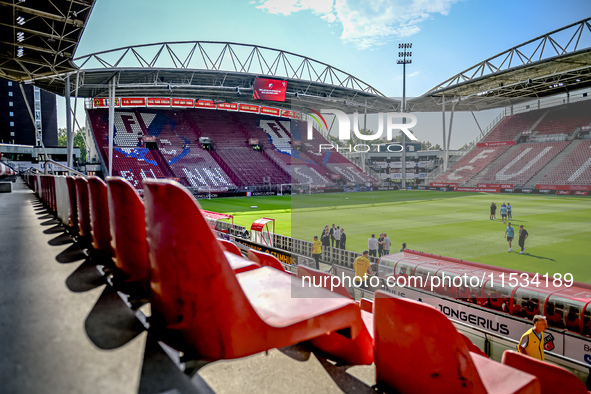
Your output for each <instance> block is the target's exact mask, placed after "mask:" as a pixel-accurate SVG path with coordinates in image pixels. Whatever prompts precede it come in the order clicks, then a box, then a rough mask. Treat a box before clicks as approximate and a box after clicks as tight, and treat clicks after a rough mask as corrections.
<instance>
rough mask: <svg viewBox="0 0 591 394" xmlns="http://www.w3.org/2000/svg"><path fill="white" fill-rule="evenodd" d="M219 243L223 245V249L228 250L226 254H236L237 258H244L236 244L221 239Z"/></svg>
mask: <svg viewBox="0 0 591 394" xmlns="http://www.w3.org/2000/svg"><path fill="white" fill-rule="evenodd" d="M218 242H219V243H221V244H222V247H223V248H224V249H225V250H226V252H230V253H234V254H235V255H236V256H240V257H242V252H240V248H239V247H238V246H236V244H235V243H233V242H230V241H228V240H227V239H219V238H218Z"/></svg>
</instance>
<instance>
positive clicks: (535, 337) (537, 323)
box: [517, 315, 548, 361]
mask: <svg viewBox="0 0 591 394" xmlns="http://www.w3.org/2000/svg"><path fill="white" fill-rule="evenodd" d="M533 323H534V326H533V327H532V328H530V329H529V330H527V331H526V332H525V334H523V335H522V336H521V339H520V340H519V344H518V345H517V351H518V352H519V353H521V354H527V355H528V356H530V357H533V358H537V359H538V360H542V361H544V331H546V329H547V328H548V322H547V321H546V316H542V315H535V316H534V320H533Z"/></svg>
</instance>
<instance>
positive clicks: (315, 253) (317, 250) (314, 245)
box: [312, 235, 322, 269]
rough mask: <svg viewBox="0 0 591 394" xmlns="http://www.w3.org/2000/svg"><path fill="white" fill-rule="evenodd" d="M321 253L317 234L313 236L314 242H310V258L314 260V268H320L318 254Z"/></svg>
mask: <svg viewBox="0 0 591 394" xmlns="http://www.w3.org/2000/svg"><path fill="white" fill-rule="evenodd" d="M321 254H322V242H320V241H319V240H318V236H317V235H315V236H314V242H313V243H312V258H313V259H314V261H315V262H316V267H314V268H316V269H320V255H321Z"/></svg>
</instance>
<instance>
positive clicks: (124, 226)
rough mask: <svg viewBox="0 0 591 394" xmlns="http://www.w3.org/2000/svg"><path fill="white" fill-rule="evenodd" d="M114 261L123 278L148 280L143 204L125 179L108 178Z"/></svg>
mask: <svg viewBox="0 0 591 394" xmlns="http://www.w3.org/2000/svg"><path fill="white" fill-rule="evenodd" d="M107 191H108V200H109V222H110V233H111V248H112V250H113V262H114V263H115V266H116V267H117V269H118V270H119V271H120V272H119V273H120V274H122V276H123V278H124V279H126V280H128V281H131V282H141V283H144V284H145V286H146V288H147V287H148V283H149V265H148V249H147V248H148V247H147V243H146V222H145V219H144V203H143V202H142V200H141V199H140V196H139V195H138V194H137V192H136V191H135V189H134V187H133V186H132V185H131V184H130V183H129V182H128V181H126V180H125V179H123V178H119V177H107Z"/></svg>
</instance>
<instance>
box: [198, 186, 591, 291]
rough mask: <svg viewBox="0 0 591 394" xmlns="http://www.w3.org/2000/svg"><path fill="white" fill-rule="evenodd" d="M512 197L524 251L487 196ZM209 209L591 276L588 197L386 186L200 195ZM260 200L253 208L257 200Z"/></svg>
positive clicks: (354, 243)
mask: <svg viewBox="0 0 591 394" xmlns="http://www.w3.org/2000/svg"><path fill="white" fill-rule="evenodd" d="M493 201H494V202H496V204H497V207H499V208H500V206H501V203H503V202H510V203H511V206H512V208H513V220H511V223H512V225H513V226H514V227H515V229H516V231H515V233H516V234H515V235H516V237H517V234H518V230H519V226H520V225H524V226H525V228H526V229H527V231H528V232H529V238H528V239H527V241H526V244H525V248H526V250H525V254H523V255H520V254H519V253H518V252H519V247H518V245H517V240H514V242H513V252H511V253H509V252H508V251H507V250H508V243H507V241H506V240H505V238H504V233H505V228H506V225H505V224H503V223H502V222H501V220H500V212H499V209H497V219H496V220H494V221H491V220H490V219H489V217H490V208H489V207H490V204H491V202H493ZM200 203H201V205H202V207H203V208H204V209H207V210H211V211H216V212H222V213H227V214H232V215H234V218H235V219H234V223H236V224H239V225H243V226H246V227H247V228H248V229H250V225H251V224H252V222H253V221H254V220H255V219H258V218H262V217H267V218H273V219H275V223H276V232H277V233H279V234H283V235H288V236H292V237H294V238H299V239H304V240H309V241H310V240H312V238H313V236H314V235H320V232H321V230H322V228H323V227H324V225H326V224H328V225H332V224H333V223H334V224H336V225H337V226H341V227H343V228H345V233H346V234H347V249H348V250H352V251H357V252H362V251H363V250H365V249H367V240H368V238H369V237H370V236H371V234H372V233H375V234H376V237H378V234H379V233H381V232H386V233H387V234H388V235H389V236H390V238H391V239H392V250H391V252H392V253H393V252H396V251H398V250H399V249H400V245H401V244H402V242H406V243H407V245H408V248H409V249H415V250H420V251H423V252H429V253H434V254H437V255H442V256H448V257H454V258H459V259H464V260H470V261H476V262H479V263H485V264H490V265H495V266H500V267H506V268H513V269H518V270H523V271H529V272H539V273H540V274H545V273H549V274H550V275H554V274H556V273H558V274H562V275H564V274H566V273H570V274H572V275H573V277H574V280H576V281H579V282H587V283H591V261H590V260H591V200H589V199H588V198H587V197H574V196H568V197H565V196H544V195H526V194H515V195H513V194H486V193H453V192H436V191H382V192H364V193H336V194H312V195H297V196H293V197H290V196H271V197H242V198H226V199H213V200H200ZM255 207H256V208H255Z"/></svg>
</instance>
